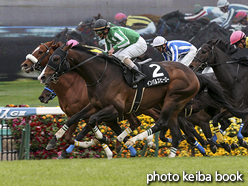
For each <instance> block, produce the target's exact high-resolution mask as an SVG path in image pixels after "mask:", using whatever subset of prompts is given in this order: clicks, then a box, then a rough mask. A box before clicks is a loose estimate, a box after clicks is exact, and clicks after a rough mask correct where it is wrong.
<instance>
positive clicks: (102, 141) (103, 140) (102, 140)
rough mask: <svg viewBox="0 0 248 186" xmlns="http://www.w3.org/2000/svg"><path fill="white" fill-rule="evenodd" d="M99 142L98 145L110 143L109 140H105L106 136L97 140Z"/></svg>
mask: <svg viewBox="0 0 248 186" xmlns="http://www.w3.org/2000/svg"><path fill="white" fill-rule="evenodd" d="M98 140H99V141H100V143H105V144H109V143H110V139H109V138H107V137H106V136H103V137H102V139H98Z"/></svg>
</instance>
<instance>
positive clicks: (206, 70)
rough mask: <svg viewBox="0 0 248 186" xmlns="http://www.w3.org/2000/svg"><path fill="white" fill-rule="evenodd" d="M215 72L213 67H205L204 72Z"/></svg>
mask: <svg viewBox="0 0 248 186" xmlns="http://www.w3.org/2000/svg"><path fill="white" fill-rule="evenodd" d="M212 72H214V70H213V68H212V67H206V68H204V69H203V71H202V74H207V73H212Z"/></svg>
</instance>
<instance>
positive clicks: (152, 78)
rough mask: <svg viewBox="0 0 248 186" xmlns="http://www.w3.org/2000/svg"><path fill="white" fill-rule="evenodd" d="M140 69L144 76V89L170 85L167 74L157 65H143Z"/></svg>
mask: <svg viewBox="0 0 248 186" xmlns="http://www.w3.org/2000/svg"><path fill="white" fill-rule="evenodd" d="M140 69H141V71H142V72H143V73H144V74H145V75H146V78H145V79H144V83H143V86H144V87H152V86H156V85H159V84H166V83H170V78H169V74H168V72H167V71H166V70H165V69H164V68H163V67H162V66H161V65H160V64H159V63H154V62H153V63H147V64H143V65H141V68H140Z"/></svg>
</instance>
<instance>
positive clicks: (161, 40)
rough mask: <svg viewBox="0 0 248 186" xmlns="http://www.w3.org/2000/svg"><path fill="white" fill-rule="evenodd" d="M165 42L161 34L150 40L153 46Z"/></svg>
mask: <svg viewBox="0 0 248 186" xmlns="http://www.w3.org/2000/svg"><path fill="white" fill-rule="evenodd" d="M165 43H167V40H166V39H165V38H164V37H162V36H157V37H155V39H154V40H153V42H152V46H153V47H158V46H161V45H163V44H165Z"/></svg>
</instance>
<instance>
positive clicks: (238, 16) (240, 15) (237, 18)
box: [233, 11, 247, 22]
mask: <svg viewBox="0 0 248 186" xmlns="http://www.w3.org/2000/svg"><path fill="white" fill-rule="evenodd" d="M245 17H247V13H246V12H245V11H239V12H238V13H237V14H236V15H235V17H234V19H233V21H234V22H239V21H240V20H242V19H243V18H245Z"/></svg>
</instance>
